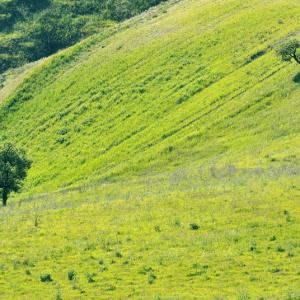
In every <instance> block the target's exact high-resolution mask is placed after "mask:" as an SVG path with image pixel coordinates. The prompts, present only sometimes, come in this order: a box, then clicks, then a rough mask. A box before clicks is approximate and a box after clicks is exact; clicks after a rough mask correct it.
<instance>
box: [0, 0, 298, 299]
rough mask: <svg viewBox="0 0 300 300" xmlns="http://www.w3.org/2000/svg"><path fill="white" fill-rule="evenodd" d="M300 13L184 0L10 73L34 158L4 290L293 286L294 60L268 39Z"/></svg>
mask: <svg viewBox="0 0 300 300" xmlns="http://www.w3.org/2000/svg"><path fill="white" fill-rule="evenodd" d="M299 24H300V3H298V2H297V1H290V0H277V1H268V0H265V1H261V0H259V1H258V0H257V1H256V0H254V1H251V3H248V2H247V1H240V0H218V1H212V0H197V1H196V0H183V1H180V2H176V1H174V3H171V2H170V3H166V4H164V5H161V6H158V7H156V8H154V9H152V10H151V11H150V12H148V13H144V14H143V15H141V16H137V17H135V18H133V19H131V20H128V21H125V22H124V23H122V24H121V25H120V26H119V27H118V28H117V29H113V30H112V29H108V30H107V32H103V33H102V34H101V35H95V36H92V37H90V38H88V39H86V40H84V41H82V42H81V43H79V44H77V45H75V46H73V47H72V48H69V49H66V50H64V51H61V52H60V53H58V54H56V55H54V56H52V57H50V58H47V59H45V60H43V61H41V62H39V63H38V64H36V65H32V66H31V67H27V68H25V71H24V72H26V73H22V70H20V71H16V75H15V76H16V77H15V78H8V79H7V81H6V82H4V87H3V88H2V89H1V90H0V99H1V101H2V102H1V104H0V105H1V106H0V142H4V141H12V142H13V143H15V144H16V145H18V146H20V147H23V148H25V150H26V151H27V152H28V156H29V157H30V158H31V159H32V160H33V166H32V168H31V170H30V172H29V176H28V178H27V180H26V182H25V185H24V188H23V190H22V193H20V194H18V195H12V197H11V198H10V199H9V203H8V204H9V207H8V208H7V209H2V210H0V243H1V247H0V251H1V255H0V299H2V298H3V299H34V298H35V299H56V300H59V299H153V300H154V299H156V300H158V299H163V300H166V299H240V300H245V299H285V300H287V299H289V300H296V299H297V300H299V299H300V288H299V286H300V209H299V207H300V206H299V204H300V203H299V200H300V187H299V179H300V176H299V164H300V162H299V153H300V151H299V149H300V125H299V124H300V113H299V99H300V80H299V77H300V75H299V74H300V69H299V66H298V65H296V63H294V64H293V63H291V64H287V63H284V62H282V61H280V59H279V58H278V57H277V56H276V55H275V51H274V47H276V46H277V45H278V44H279V43H280V42H282V41H284V40H286V39H287V38H289V37H291V36H296V37H297V36H298V37H299V30H300V28H299ZM12 76H13V75H12ZM23 78H24V79H23ZM20 81H21V82H20ZM4 93H5V94H4ZM1 95H2V97H1ZM192 224H194V225H192ZM195 225H197V226H198V227H199V228H195ZM197 226H196V227H197ZM71 271H73V272H71ZM68 273H69V274H68ZM75 273H76V276H75ZM45 274H50V275H51V279H52V281H49V282H42V281H41V278H40V277H41V276H42V275H45ZM68 277H69V278H68ZM47 279H48V280H49V278H48V277H47V276H46V277H45V276H44V277H43V280H44V281H47Z"/></svg>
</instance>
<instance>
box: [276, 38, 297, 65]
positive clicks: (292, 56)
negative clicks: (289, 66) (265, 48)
mask: <svg viewBox="0 0 300 300" xmlns="http://www.w3.org/2000/svg"><path fill="white" fill-rule="evenodd" d="M299 50H300V42H299V41H298V40H296V39H293V40H289V41H287V42H285V43H283V44H282V45H281V46H280V47H279V48H278V49H277V53H278V55H279V56H280V57H281V58H282V60H283V61H292V60H295V61H296V62H297V63H298V64H300V53H299Z"/></svg>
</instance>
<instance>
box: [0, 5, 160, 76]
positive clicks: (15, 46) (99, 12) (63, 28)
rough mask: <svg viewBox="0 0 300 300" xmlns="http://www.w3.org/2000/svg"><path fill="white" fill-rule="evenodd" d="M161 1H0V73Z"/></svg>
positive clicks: (49, 52)
mask: <svg viewBox="0 0 300 300" xmlns="http://www.w3.org/2000/svg"><path fill="white" fill-rule="evenodd" d="M163 1H165V0H85V1H82V0H72V1H67V0H5V1H4V0H0V73H1V72H3V71H5V70H7V69H9V68H12V67H16V66H19V65H21V64H23V63H26V62H29V61H34V60H36V59H39V58H41V57H44V56H47V55H49V54H52V53H55V52H56V51H57V50H59V49H62V48H64V47H67V46H70V45H72V44H74V43H75V42H77V41H78V40H80V39H81V38H82V37H84V36H87V35H89V34H91V33H93V32H95V31H99V30H101V28H103V26H106V25H107V22H111V21H115V22H120V21H123V20H125V19H127V18H130V17H132V16H134V15H136V14H138V13H140V12H142V11H145V10H147V9H148V8H149V7H151V6H154V5H157V4H159V3H160V2H163Z"/></svg>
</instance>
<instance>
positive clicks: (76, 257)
mask: <svg viewBox="0 0 300 300" xmlns="http://www.w3.org/2000/svg"><path fill="white" fill-rule="evenodd" d="M294 171H295V169H293V168H291V167H288V166H285V167H282V168H279V169H278V168H277V169H276V168H273V167H272V168H268V169H265V170H263V169H238V168H236V167H234V166H233V165H230V166H227V167H226V168H220V167H218V166H217V165H214V164H212V165H211V166H210V167H209V168H208V167H207V166H205V167H201V166H198V167H197V168H194V169H183V168H180V169H178V170H176V171H174V172H171V173H170V174H160V175H157V176H153V177H149V176H147V177H146V176H145V177H143V178H140V179H139V180H130V181H126V182H119V183H115V184H111V185H109V184H106V185H99V186H93V187H85V188H84V187H82V188H81V189H78V190H75V191H69V192H62V193H55V194H53V195H51V194H48V195H46V194H45V195H44V196H43V197H41V198H36V199H33V198H31V199H23V201H22V202H15V205H14V206H13V207H10V208H9V209H7V210H2V211H1V212H0V217H1V218H0V220H1V221H0V222H1V223H0V239H1V250H0V251H1V256H0V298H1V299H32V298H35V299H58V298H56V297H57V295H61V297H62V299H270V300H271V299H272V300H273V299H292V300H296V299H299V295H300V294H299V292H300V290H299V282H300V270H299V265H300V259H299V257H300V244H299V234H300V226H299V224H300V223H299V221H300V220H299V216H300V214H299V213H300V211H299V207H300V206H299V204H300V203H299V199H300V197H299V196H300V190H299V186H296V185H297V182H299V174H298V175H296V173H295V172H294ZM191 224H197V225H198V226H199V229H198V230H192V229H191ZM71 271H74V272H75V273H76V275H77V276H76V280H69V278H68V273H69V272H71ZM43 274H50V275H51V278H52V279H53V281H52V282H48V283H47V282H46V283H44V282H41V281H40V276H41V275H43ZM88 274H90V275H88ZM89 276H90V277H89ZM288 297H290V298H288Z"/></svg>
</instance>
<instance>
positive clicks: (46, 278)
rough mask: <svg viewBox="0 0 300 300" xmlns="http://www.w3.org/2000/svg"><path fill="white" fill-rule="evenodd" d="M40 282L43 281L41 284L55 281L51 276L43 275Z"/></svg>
mask: <svg viewBox="0 0 300 300" xmlns="http://www.w3.org/2000/svg"><path fill="white" fill-rule="evenodd" d="M40 280H41V282H51V281H53V279H52V277H51V274H42V275H41V276H40Z"/></svg>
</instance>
